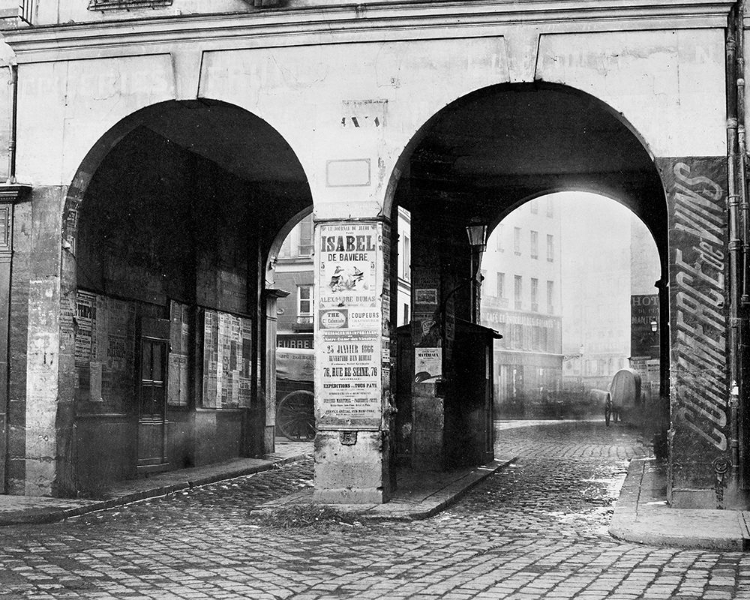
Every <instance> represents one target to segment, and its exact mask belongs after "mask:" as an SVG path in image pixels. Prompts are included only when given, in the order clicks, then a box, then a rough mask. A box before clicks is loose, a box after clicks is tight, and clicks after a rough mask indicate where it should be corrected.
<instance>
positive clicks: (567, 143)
mask: <svg viewBox="0 0 750 600" xmlns="http://www.w3.org/2000/svg"><path fill="white" fill-rule="evenodd" d="M405 173H406V175H405V176H404V178H403V179H402V183H404V182H406V181H408V185H402V186H399V188H400V189H399V192H398V194H399V195H398V202H399V204H401V205H403V206H405V207H406V208H409V204H410V203H413V202H418V201H429V198H430V197H432V198H434V197H436V196H435V194H440V195H441V197H442V198H443V201H446V199H448V204H447V205H446V206H447V208H446V210H449V211H450V212H451V213H453V214H454V215H455V216H456V217H461V216H463V217H464V218H467V219H468V218H471V217H476V216H480V217H483V218H484V219H486V220H487V221H492V220H494V219H495V218H496V217H497V216H498V214H500V213H502V212H503V211H506V210H507V209H508V208H509V207H510V206H512V205H513V204H516V203H518V202H519V201H521V200H523V199H525V198H528V197H529V196H533V195H538V194H540V193H543V192H546V191H559V190H564V189H579V190H580V189H586V190H589V191H599V192H601V193H605V194H607V195H610V196H613V197H615V198H616V199H618V200H620V201H621V202H623V203H624V204H626V205H628V206H629V207H630V208H631V209H632V210H633V211H634V212H635V213H636V214H638V215H639V216H640V217H641V218H642V219H643V220H644V221H645V222H646V224H647V225H648V226H649V227H650V228H651V229H652V231H655V230H657V229H663V228H664V224H665V222H666V214H665V203H664V199H663V192H662V189H661V183H660V180H659V176H658V172H657V170H656V167H655V166H654V163H653V161H652V159H651V157H650V156H649V154H648V152H647V151H646V150H645V148H644V147H643V145H642V144H641V143H640V141H639V139H638V138H637V137H636V135H634V134H633V133H632V132H631V131H630V129H628V127H626V125H625V124H624V123H623V122H622V120H621V119H619V118H617V116H616V115H615V114H614V113H613V112H612V111H610V110H608V109H607V108H606V107H604V106H603V105H602V104H601V103H599V102H597V101H596V100H594V99H592V98H590V97H588V96H585V95H583V94H580V93H577V92H574V91H572V90H569V89H566V88H562V87H559V86H544V85H541V84H539V85H526V86H517V87H497V88H492V89H489V90H483V91H482V92H480V93H477V94H475V95H472V96H470V97H468V98H466V99H464V100H462V101H459V102H457V103H455V104H453V105H451V106H449V107H448V108H446V109H445V110H444V111H443V113H441V114H440V115H439V116H438V117H437V118H436V119H435V120H434V121H433V122H432V123H430V124H428V126H427V128H426V131H425V132H423V137H422V139H421V140H420V142H419V143H418V144H417V146H416V147H415V149H414V151H413V153H412V155H411V160H410V161H409V164H408V166H407V168H406V169H405ZM420 198H421V200H420Z"/></svg>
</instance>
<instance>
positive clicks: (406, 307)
mask: <svg viewBox="0 0 750 600" xmlns="http://www.w3.org/2000/svg"><path fill="white" fill-rule="evenodd" d="M408 322H409V305H408V304H406V303H404V312H403V321H402V323H401V324H402V325H406V324H407V323H408Z"/></svg>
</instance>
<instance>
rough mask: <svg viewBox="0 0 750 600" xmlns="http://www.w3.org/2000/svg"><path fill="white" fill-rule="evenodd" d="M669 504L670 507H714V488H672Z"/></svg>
mask: <svg viewBox="0 0 750 600" xmlns="http://www.w3.org/2000/svg"><path fill="white" fill-rule="evenodd" d="M669 504H670V505H671V506H672V508H716V507H717V506H716V504H717V502H716V492H715V491H714V490H686V489H682V490H679V489H678V490H676V489H673V490H672V494H671V497H670V499H669Z"/></svg>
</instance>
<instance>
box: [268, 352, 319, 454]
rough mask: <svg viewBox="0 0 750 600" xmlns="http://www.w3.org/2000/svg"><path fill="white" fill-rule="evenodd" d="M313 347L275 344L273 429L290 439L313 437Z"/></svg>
mask: <svg viewBox="0 0 750 600" xmlns="http://www.w3.org/2000/svg"><path fill="white" fill-rule="evenodd" d="M314 372H315V351H314V350H307V349H293V348H276V429H277V430H278V432H279V433H280V434H281V435H283V436H284V437H286V438H287V439H289V440H290V441H293V442H306V441H310V440H313V439H315V395H314V383H313V377H314Z"/></svg>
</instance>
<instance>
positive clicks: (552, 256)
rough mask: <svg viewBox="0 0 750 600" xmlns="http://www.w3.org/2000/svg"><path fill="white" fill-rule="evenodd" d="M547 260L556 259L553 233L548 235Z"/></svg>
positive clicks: (552, 260)
mask: <svg viewBox="0 0 750 600" xmlns="http://www.w3.org/2000/svg"><path fill="white" fill-rule="evenodd" d="M547 261H548V262H554V261H555V238H554V237H553V236H551V235H548V236H547Z"/></svg>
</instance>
